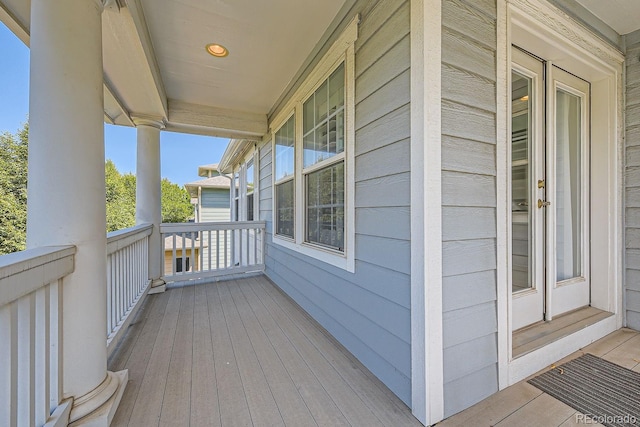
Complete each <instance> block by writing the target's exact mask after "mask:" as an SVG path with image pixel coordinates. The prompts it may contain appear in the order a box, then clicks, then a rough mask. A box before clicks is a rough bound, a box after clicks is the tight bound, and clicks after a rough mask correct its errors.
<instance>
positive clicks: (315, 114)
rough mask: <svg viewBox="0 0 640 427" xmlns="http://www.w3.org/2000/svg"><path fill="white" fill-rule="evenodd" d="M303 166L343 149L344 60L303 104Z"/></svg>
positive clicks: (333, 154)
mask: <svg viewBox="0 0 640 427" xmlns="http://www.w3.org/2000/svg"><path fill="white" fill-rule="evenodd" d="M303 121H304V122H303V126H302V128H303V134H304V141H303V146H304V153H303V160H304V161H303V165H304V167H305V168H306V167H309V166H313V165H314V164H316V163H319V162H321V161H323V160H326V159H329V158H331V157H333V156H335V155H336V154H339V153H342V152H343V151H344V64H341V65H340V66H339V67H338V68H337V69H336V70H335V71H334V72H333V73H332V74H331V76H329V78H328V79H327V80H326V81H325V82H324V83H323V84H322V85H321V86H320V87H319V88H318V90H316V92H315V93H314V94H313V95H312V96H311V97H309V99H308V100H307V101H306V102H305V103H304V106H303Z"/></svg>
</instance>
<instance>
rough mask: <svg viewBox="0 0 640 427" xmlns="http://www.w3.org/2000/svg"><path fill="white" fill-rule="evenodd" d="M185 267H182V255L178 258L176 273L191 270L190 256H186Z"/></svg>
mask: <svg viewBox="0 0 640 427" xmlns="http://www.w3.org/2000/svg"><path fill="white" fill-rule="evenodd" d="M184 264H185V267H186V268H185V269H184V270H183V269H182V257H180V258H176V273H180V272H183V271H189V257H185V258H184Z"/></svg>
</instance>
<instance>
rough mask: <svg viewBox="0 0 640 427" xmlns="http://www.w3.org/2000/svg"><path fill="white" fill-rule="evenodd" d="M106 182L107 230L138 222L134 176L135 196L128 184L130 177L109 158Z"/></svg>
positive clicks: (106, 164)
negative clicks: (121, 172)
mask: <svg viewBox="0 0 640 427" xmlns="http://www.w3.org/2000/svg"><path fill="white" fill-rule="evenodd" d="M104 171H105V184H106V190H107V232H111V231H116V230H121V229H123V228H129V227H133V226H134V225H135V223H136V197H135V191H136V183H135V177H133V197H131V190H130V188H128V187H127V185H131V183H130V179H126V178H124V177H123V176H122V175H121V174H120V172H118V169H117V168H116V165H115V164H114V163H113V162H112V161H111V160H107V162H106V163H105V168H104Z"/></svg>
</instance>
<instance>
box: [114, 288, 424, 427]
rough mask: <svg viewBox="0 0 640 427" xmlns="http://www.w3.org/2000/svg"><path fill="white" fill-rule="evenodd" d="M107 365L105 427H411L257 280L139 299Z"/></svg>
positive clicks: (348, 358)
mask: <svg viewBox="0 0 640 427" xmlns="http://www.w3.org/2000/svg"><path fill="white" fill-rule="evenodd" d="M109 369H110V370H112V371H118V370H121V369H128V370H129V384H128V386H127V388H126V391H125V394H124V396H123V399H122V402H121V403H120V407H119V409H118V412H117V413H116V416H115V419H114V421H113V423H112V425H113V426H126V425H128V426H136V427H137V426H189V425H190V426H251V425H256V426H261V425H264V426H278V425H288V426H296V427H297V426H339V425H345V426H346V425H351V426H403V425H406V426H420V425H421V424H420V423H419V422H418V421H417V420H416V419H415V418H414V417H413V416H412V415H411V411H410V410H409V408H407V407H406V405H404V404H403V403H402V402H401V401H400V400H399V399H398V398H397V397H396V396H395V395H394V394H393V393H391V391H389V389H387V388H386V387H385V386H384V385H383V384H382V383H381V382H380V381H379V380H378V379H377V378H375V377H374V376H373V375H372V374H371V373H370V372H369V371H368V370H367V369H366V368H364V366H363V365H362V364H361V363H360V362H358V361H357V360H356V359H355V358H354V357H353V356H352V355H351V354H350V353H349V352H348V351H346V350H345V349H344V348H343V347H342V346H340V345H339V344H337V343H336V341H335V340H334V339H333V338H332V337H331V336H330V335H329V334H328V333H326V331H324V330H323V329H322V328H321V327H319V326H318V324H317V323H316V322H314V321H313V320H312V319H311V318H310V317H309V316H307V315H306V314H305V313H304V312H303V311H302V310H301V309H300V308H299V307H298V306H297V305H296V304H294V303H292V302H291V301H290V300H289V299H288V298H287V297H285V296H284V295H283V294H282V293H281V292H280V291H278V290H277V289H276V288H275V287H274V286H273V285H272V284H271V283H270V282H269V281H268V280H267V279H266V278H264V277H262V276H258V277H253V278H248V279H242V280H235V281H227V282H218V283H210V284H206V285H195V286H188V287H183V288H175V289H171V290H168V291H167V292H166V293H163V294H158V295H151V296H149V297H148V298H147V301H146V302H145V303H144V306H143V307H142V309H141V310H140V312H139V314H138V316H137V318H136V320H134V322H133V324H132V325H131V326H130V328H129V331H128V333H127V336H126V337H125V339H124V340H123V342H122V344H121V346H120V348H119V349H118V350H117V351H116V352H115V353H114V355H113V356H112V357H111V359H110V360H109Z"/></svg>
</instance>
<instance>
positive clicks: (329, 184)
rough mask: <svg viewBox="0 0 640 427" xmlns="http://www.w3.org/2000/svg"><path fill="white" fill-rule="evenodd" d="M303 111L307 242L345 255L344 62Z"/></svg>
mask: <svg viewBox="0 0 640 427" xmlns="http://www.w3.org/2000/svg"><path fill="white" fill-rule="evenodd" d="M303 111H304V113H303V124H302V128H303V132H304V134H303V140H304V162H303V164H304V168H305V169H304V170H303V174H304V180H305V183H306V185H305V195H304V196H305V197H304V198H305V201H306V206H305V209H306V222H305V227H306V233H305V239H306V241H307V242H309V243H316V244H319V245H322V246H326V247H329V248H333V249H336V250H338V251H341V252H343V251H344V63H342V64H340V66H339V67H338V68H337V69H336V70H335V71H334V72H333V73H332V74H331V76H329V78H328V79H327V80H325V81H324V83H322V85H321V86H320V87H319V88H318V90H316V91H315V92H314V93H313V95H311V97H310V98H309V99H307V101H306V102H305V103H304V106H303ZM327 163H329V164H328V165H327V166H325V165H326V164H327ZM317 165H321V167H316V166H317Z"/></svg>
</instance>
